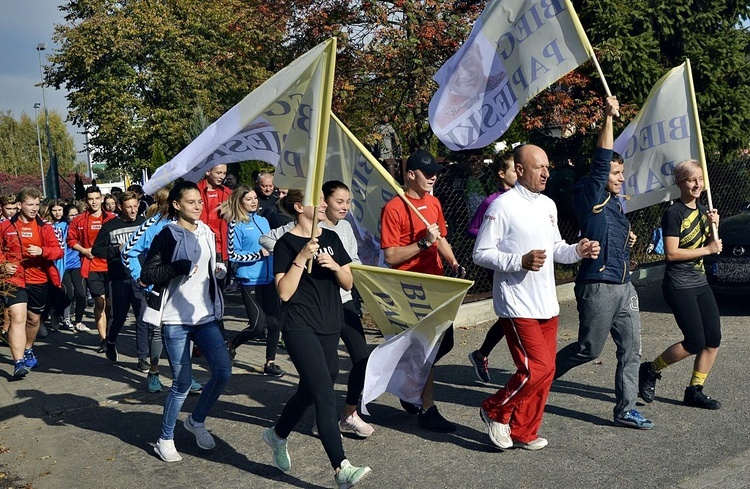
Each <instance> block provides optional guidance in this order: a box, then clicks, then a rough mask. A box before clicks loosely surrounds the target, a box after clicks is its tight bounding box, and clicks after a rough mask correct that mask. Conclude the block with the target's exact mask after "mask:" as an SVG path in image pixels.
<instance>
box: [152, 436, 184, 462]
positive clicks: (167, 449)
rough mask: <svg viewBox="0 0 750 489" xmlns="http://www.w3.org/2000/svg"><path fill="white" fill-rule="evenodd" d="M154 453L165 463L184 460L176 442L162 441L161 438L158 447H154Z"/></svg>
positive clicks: (157, 443)
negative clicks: (175, 444) (176, 446)
mask: <svg viewBox="0 0 750 489" xmlns="http://www.w3.org/2000/svg"><path fill="white" fill-rule="evenodd" d="M154 451H155V452H156V454H157V455H158V456H159V458H160V459H162V460H164V461H165V462H179V461H180V460H182V456H181V455H180V454H179V453H178V452H177V449H176V448H175V446H174V440H162V439H161V438H159V440H158V441H157V442H156V445H154Z"/></svg>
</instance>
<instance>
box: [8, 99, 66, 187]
mask: <svg viewBox="0 0 750 489" xmlns="http://www.w3.org/2000/svg"><path fill="white" fill-rule="evenodd" d="M37 122H38V123H39V129H40V131H39V136H40V138H41V144H42V161H43V163H44V171H45V173H46V172H47V170H48V169H49V152H48V151H47V134H46V131H45V130H44V114H42V113H40V114H39V120H38V121H34V119H32V118H31V117H30V116H29V115H27V114H26V113H25V112H24V113H22V114H21V117H20V118H18V119H16V118H15V117H14V116H13V115H12V114H11V113H10V112H9V111H8V112H0V172H5V173H10V174H12V175H29V174H31V175H35V174H39V173H40V168H39V144H38V142H37ZM49 125H50V133H51V134H52V149H53V151H54V152H55V154H56V155H57V162H58V163H57V164H58V171H59V172H60V173H62V174H67V173H69V172H71V171H73V170H75V169H76V166H77V164H78V163H77V162H76V151H75V143H74V141H73V137H72V136H71V135H70V133H68V129H67V127H66V126H65V123H64V122H63V119H62V117H60V114H59V113H58V112H57V111H52V112H50V114H49Z"/></svg>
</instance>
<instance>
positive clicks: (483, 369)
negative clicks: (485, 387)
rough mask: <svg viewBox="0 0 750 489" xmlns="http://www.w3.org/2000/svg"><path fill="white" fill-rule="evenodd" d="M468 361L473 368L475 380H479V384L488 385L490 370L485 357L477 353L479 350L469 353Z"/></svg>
mask: <svg viewBox="0 0 750 489" xmlns="http://www.w3.org/2000/svg"><path fill="white" fill-rule="evenodd" d="M469 361H470V362H471V364H472V365H473V366H474V373H475V374H476V375H477V379H479V382H482V383H484V384H489V383H490V369H489V365H488V363H487V357H485V356H484V355H482V354H481V353H479V350H476V351H474V352H472V353H469Z"/></svg>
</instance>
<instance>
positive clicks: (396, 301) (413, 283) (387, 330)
mask: <svg viewBox="0 0 750 489" xmlns="http://www.w3.org/2000/svg"><path fill="white" fill-rule="evenodd" d="M351 269H352V274H353V275H354V283H355V284H356V285H357V290H358V291H359V293H360V294H361V295H362V299H363V300H364V302H365V305H366V306H367V310H368V311H370V313H371V314H372V317H373V319H374V320H375V322H376V324H377V325H378V328H380V331H381V332H382V333H383V335H384V336H385V337H386V338H387V341H386V342H385V343H383V344H381V345H379V346H378V347H377V348H375V350H373V351H372V353H370V358H369V360H368V361H367V370H366V373H365V385H364V389H363V390H362V412H363V413H365V414H367V407H366V406H367V403H369V402H371V401H374V400H375V399H377V398H378V396H380V395H381V394H383V393H384V392H390V393H392V394H395V395H396V396H398V397H399V398H400V399H403V400H404V401H407V402H410V403H412V404H418V405H421V404H422V400H421V399H420V395H421V393H422V390H423V389H424V385H425V382H426V381H427V376H428V375H429V374H430V369H431V368H432V364H433V362H434V361H435V355H436V354H437V346H438V345H439V343H440V340H441V339H442V337H443V334H444V333H445V331H446V330H447V329H448V328H449V327H450V325H451V324H453V321H454V320H455V318H456V315H457V314H458V308H459V307H460V306H461V302H462V301H463V299H464V297H465V296H466V292H467V291H468V290H469V287H471V286H472V285H473V284H474V282H471V281H469V280H462V279H457V278H449V277H442V276H437V275H426V274H424V273H415V272H405V271H402V270H391V269H388V268H378V267H368V266H365V265H359V264H351Z"/></svg>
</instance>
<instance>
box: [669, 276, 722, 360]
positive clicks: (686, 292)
mask: <svg viewBox="0 0 750 489" xmlns="http://www.w3.org/2000/svg"><path fill="white" fill-rule="evenodd" d="M662 292H663V293H664V300H665V301H666V302H667V304H668V305H669V308H670V309H672V314H674V318H675V320H676V321H677V326H679V328H680V330H681V331H682V334H683V335H684V336H685V339H683V340H682V347H683V348H684V349H685V350H687V351H688V352H690V353H692V354H693V355H695V354H698V353H700V352H701V350H703V349H704V348H706V347H708V348H718V347H719V345H720V344H721V317H720V315H719V307H718V306H717V305H716V299H715V298H714V294H713V292H711V287H709V286H708V285H702V286H700V287H692V288H689V289H668V288H662Z"/></svg>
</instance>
